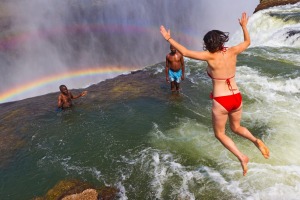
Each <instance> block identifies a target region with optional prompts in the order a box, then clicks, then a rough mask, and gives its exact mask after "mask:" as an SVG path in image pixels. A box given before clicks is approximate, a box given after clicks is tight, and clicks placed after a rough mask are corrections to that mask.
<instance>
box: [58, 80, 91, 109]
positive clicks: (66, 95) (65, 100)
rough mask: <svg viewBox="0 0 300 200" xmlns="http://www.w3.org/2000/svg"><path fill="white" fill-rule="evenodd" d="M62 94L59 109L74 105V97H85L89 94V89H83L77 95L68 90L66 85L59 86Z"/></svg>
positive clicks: (59, 98)
mask: <svg viewBox="0 0 300 200" xmlns="http://www.w3.org/2000/svg"><path fill="white" fill-rule="evenodd" d="M59 90H60V94H59V96H58V103H57V107H58V109H65V108H70V107H71V106H72V99H77V98H79V97H83V96H85V95H86V94H87V91H83V92H82V93H81V94H79V95H77V96H73V94H72V93H71V92H70V91H69V90H68V88H67V87H66V86H65V85H61V86H59Z"/></svg>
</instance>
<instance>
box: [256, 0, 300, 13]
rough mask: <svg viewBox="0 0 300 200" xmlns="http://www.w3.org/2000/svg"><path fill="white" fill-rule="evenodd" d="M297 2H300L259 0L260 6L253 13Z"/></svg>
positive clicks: (298, 0) (297, 0)
mask: <svg viewBox="0 0 300 200" xmlns="http://www.w3.org/2000/svg"><path fill="white" fill-rule="evenodd" d="M298 2H300V0H261V1H260V4H259V5H258V6H257V7H256V8H255V10H254V13H255V12H257V11H260V10H263V9H267V8H270V7H274V6H280V5H286V4H294V3H298Z"/></svg>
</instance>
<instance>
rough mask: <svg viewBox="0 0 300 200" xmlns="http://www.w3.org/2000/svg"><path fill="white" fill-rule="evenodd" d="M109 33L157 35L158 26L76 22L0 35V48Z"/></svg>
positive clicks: (190, 39)
mask: <svg viewBox="0 0 300 200" xmlns="http://www.w3.org/2000/svg"><path fill="white" fill-rule="evenodd" d="M91 32H92V33H109V34H122V33H129V34H135V35H137V36H138V35H140V34H144V33H148V34H150V35H159V27H156V26H155V27H154V26H153V27H152V26H150V25H149V26H136V25H126V26H124V25H122V24H76V25H73V26H66V27H55V28H51V29H48V30H38V31H33V32H24V33H22V32H21V33H14V34H10V35H5V34H2V35H0V50H6V49H10V48H14V47H17V46H18V45H21V44H23V43H26V42H30V41H31V40H36V39H37V38H40V39H43V38H54V37H58V36H59V35H65V34H67V35H68V34H69V35H71V34H74V33H76V34H89V33H91ZM175 34H176V36H177V37H178V38H180V39H181V40H183V41H184V42H187V43H190V44H193V43H197V42H199V38H198V37H197V36H196V34H195V33H185V32H176V33H175Z"/></svg>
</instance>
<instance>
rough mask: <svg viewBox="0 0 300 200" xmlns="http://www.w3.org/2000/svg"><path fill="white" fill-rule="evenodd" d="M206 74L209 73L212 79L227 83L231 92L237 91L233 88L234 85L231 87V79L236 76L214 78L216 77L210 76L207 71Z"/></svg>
mask: <svg viewBox="0 0 300 200" xmlns="http://www.w3.org/2000/svg"><path fill="white" fill-rule="evenodd" d="M206 72H207V75H208V76H209V77H210V78H211V79H215V80H225V82H226V83H227V85H228V89H229V90H230V91H232V92H233V91H234V90H236V89H233V88H232V85H231V83H230V79H232V78H233V77H235V75H233V76H232V77H230V78H214V77H212V75H210V73H208V71H207V70H206Z"/></svg>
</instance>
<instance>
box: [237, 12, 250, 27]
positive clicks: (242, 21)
mask: <svg viewBox="0 0 300 200" xmlns="http://www.w3.org/2000/svg"><path fill="white" fill-rule="evenodd" d="M248 19H249V17H247V14H246V13H245V12H243V13H242V17H241V19H239V22H240V25H241V27H245V26H247V23H248Z"/></svg>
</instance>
